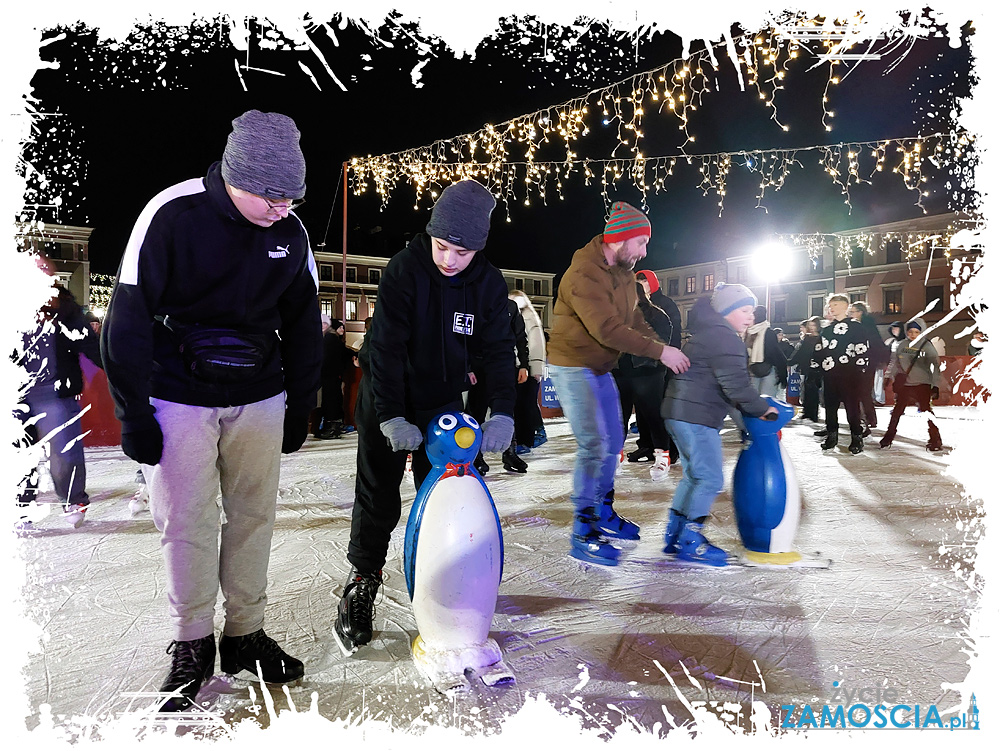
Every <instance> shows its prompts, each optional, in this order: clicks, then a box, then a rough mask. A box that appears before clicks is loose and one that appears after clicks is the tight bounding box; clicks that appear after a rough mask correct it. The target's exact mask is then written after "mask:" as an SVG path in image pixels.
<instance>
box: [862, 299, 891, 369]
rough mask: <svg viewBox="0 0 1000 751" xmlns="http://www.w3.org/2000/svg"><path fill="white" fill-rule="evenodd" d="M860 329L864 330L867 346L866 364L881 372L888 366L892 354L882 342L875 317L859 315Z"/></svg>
mask: <svg viewBox="0 0 1000 751" xmlns="http://www.w3.org/2000/svg"><path fill="white" fill-rule="evenodd" d="M861 328H862V329H864V332H865V336H866V337H867V342H866V343H867V344H868V362H869V364H870V365H871V366H872V367H873V368H875V369H876V370H882V369H883V368H884V367H885V366H886V365H888V364H889V359H890V358H891V357H892V352H891V351H890V350H889V348H888V347H887V346H886V345H885V342H883V341H882V335H881V334H880V333H879V332H878V325H877V324H876V323H875V317H874V316H872V314H871V313H862V314H861Z"/></svg>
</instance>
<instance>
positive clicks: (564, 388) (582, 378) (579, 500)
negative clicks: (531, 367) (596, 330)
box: [549, 365, 625, 511]
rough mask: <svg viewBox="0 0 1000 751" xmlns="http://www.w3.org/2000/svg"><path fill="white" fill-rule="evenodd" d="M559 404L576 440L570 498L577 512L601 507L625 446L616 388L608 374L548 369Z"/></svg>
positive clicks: (581, 369) (574, 369) (573, 369)
mask: <svg viewBox="0 0 1000 751" xmlns="http://www.w3.org/2000/svg"><path fill="white" fill-rule="evenodd" d="M549 377H550V378H551V379H552V383H553V385H554V386H555V387H556V394H557V396H558V397H559V404H560V406H561V407H562V411H563V414H564V415H566V419H567V420H569V426H570V428H572V430H573V435H574V436H576V463H575V465H574V466H573V492H572V494H571V495H570V498H571V499H572V500H573V506H574V508H575V509H576V510H577V511H581V510H583V509H586V508H589V507H593V506H596V505H598V504H599V503H601V502H602V501H603V500H604V498H605V497H606V496H607V494H608V493H610V492H611V491H612V490H614V488H615V470H616V469H618V455H619V453H621V450H622V446H624V445H625V433H624V429H623V427H622V410H621V404H620V402H619V399H618V388H617V387H616V386H615V379H614V378H612V376H611V374H610V373H605V374H604V375H597V374H596V373H594V371H592V370H591V369H590V368H575V367H567V366H562V365H549Z"/></svg>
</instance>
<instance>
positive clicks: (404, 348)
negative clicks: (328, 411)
mask: <svg viewBox="0 0 1000 751" xmlns="http://www.w3.org/2000/svg"><path fill="white" fill-rule="evenodd" d="M478 358H481V361H482V363H483V367H482V368H481V373H480V372H477V376H481V378H482V379H483V381H485V383H484V385H485V392H486V394H487V395H488V400H489V406H490V409H491V410H492V411H493V413H494V414H505V415H513V414H514V398H515V394H514V385H515V383H516V380H517V372H516V370H515V362H514V335H513V333H512V331H511V322H510V315H509V314H508V312H507V284H506V282H505V281H504V279H503V275H501V273H500V272H499V271H498V270H497V269H496V267H494V266H493V265H492V264H491V263H490V262H489V261H487V260H486V256H485V255H484V254H483V253H482V252H477V253H476V254H475V256H474V257H473V259H472V261H471V262H470V263H469V265H468V266H467V267H466V268H465V269H464V270H463V271H462V272H461V273H459V274H456V275H455V276H452V277H447V276H445V275H444V274H442V273H441V272H440V271H439V270H438V268H437V266H435V265H434V260H433V256H432V255H431V244H430V238H429V237H428V236H427V235H426V234H423V233H421V234H418V235H417V236H416V237H414V238H413V240H411V241H410V243H409V245H407V246H406V248H404V249H403V250H402V251H401V252H399V253H397V254H396V255H394V256H393V257H392V259H391V260H390V261H389V264H388V265H387V266H386V268H385V273H384V274H383V275H382V280H381V282H380V283H379V288H378V305H377V306H376V308H375V314H374V315H373V316H372V324H371V330H370V331H369V332H368V335H367V336H366V337H365V342H364V345H363V346H362V347H361V352H360V353H359V356H358V361H359V362H360V364H361V368H362V371H363V372H364V375H365V377H367V378H370V379H371V387H372V392H373V394H374V398H375V413H376V416H377V419H378V421H379V423H383V422H385V421H386V420H391V419H392V418H394V417H404V418H406V419H408V420H409V421H411V422H412V421H413V420H414V419H415V417H416V414H417V412H421V413H427V412H431V411H433V410H435V409H438V408H444V407H446V406H447V405H449V404H451V403H453V402H455V401H456V400H457V399H461V395H462V392H463V391H466V390H467V389H468V388H469V383H468V374H469V373H470V372H471V371H472V370H473V364H472V363H473V360H474V359H478ZM420 427H421V428H423V427H424V426H420Z"/></svg>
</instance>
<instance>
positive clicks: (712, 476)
mask: <svg viewBox="0 0 1000 751" xmlns="http://www.w3.org/2000/svg"><path fill="white" fill-rule="evenodd" d="M664 422H665V423H666V426H667V430H668V431H669V432H670V435H671V436H673V439H674V443H676V444H677V452H678V453H679V454H680V455H681V469H682V470H683V473H684V476H683V477H681V481H680V482H679V483H677V490H676V491H674V502H673V503H672V504H671V508H672V509H673V510H674V511H676V512H677V513H679V514H683V515H684V516H686V517H687V518H688V519H699V518H701V517H703V516H708V512H709V511H711V509H712V503H713V502H714V501H715V496H717V495H718V494H719V493H721V492H722V489H723V488H724V487H725V479H724V478H723V476H722V439H721V438H720V437H719V431H718V430H716V429H715V428H711V427H709V426H708V425H698V424H696V423H693V422H682V421H680V420H664Z"/></svg>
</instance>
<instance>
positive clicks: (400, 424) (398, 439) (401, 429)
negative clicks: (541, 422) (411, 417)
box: [378, 417, 513, 451]
mask: <svg viewBox="0 0 1000 751" xmlns="http://www.w3.org/2000/svg"><path fill="white" fill-rule="evenodd" d="M512 424H513V423H512ZM378 429H379V430H381V431H382V435H384V436H385V437H386V438H388V439H389V445H390V446H392V450H393V451H413V449H415V448H417V447H418V446H419V445H420V444H421V443H422V442H423V440H424V434H423V433H421V432H420V428H418V427H417V426H416V425H414V424H413V423H412V422H407V421H406V418H405V417H393V418H392V419H391V420H386V421H385V422H383V423H380V424H379V426H378Z"/></svg>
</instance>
